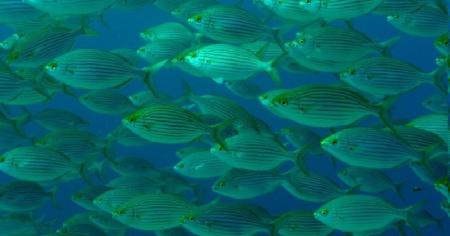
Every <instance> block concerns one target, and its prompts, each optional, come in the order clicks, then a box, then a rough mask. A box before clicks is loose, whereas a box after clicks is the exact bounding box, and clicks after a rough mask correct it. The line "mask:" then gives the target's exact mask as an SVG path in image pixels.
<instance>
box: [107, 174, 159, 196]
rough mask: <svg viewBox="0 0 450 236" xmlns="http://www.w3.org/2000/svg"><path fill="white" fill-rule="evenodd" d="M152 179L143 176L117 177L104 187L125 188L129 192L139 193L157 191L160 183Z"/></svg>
mask: <svg viewBox="0 0 450 236" xmlns="http://www.w3.org/2000/svg"><path fill="white" fill-rule="evenodd" d="M153 177H154V178H148V177H144V176H119V177H116V178H114V179H112V180H111V181H109V182H108V183H107V184H106V185H105V186H107V187H109V188H116V189H117V188H125V189H129V190H130V189H131V190H139V191H141V192H148V191H151V192H154V191H158V190H159V188H160V187H161V185H162V183H161V182H159V180H158V179H156V177H157V176H153Z"/></svg>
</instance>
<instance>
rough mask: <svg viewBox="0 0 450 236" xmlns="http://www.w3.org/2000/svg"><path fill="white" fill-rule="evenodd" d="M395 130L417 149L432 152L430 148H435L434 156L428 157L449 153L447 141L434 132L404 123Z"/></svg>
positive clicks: (403, 139)
mask: <svg viewBox="0 0 450 236" xmlns="http://www.w3.org/2000/svg"><path fill="white" fill-rule="evenodd" d="M386 130H387V129H386ZM395 131H396V133H397V134H398V135H399V136H400V137H401V138H402V141H404V142H405V143H406V144H408V145H409V146H410V147H411V148H413V149H414V150H416V151H419V152H427V151H428V152H430V149H433V150H432V156H429V157H428V158H431V159H432V158H434V157H438V156H439V154H444V153H447V143H446V142H445V141H444V140H443V139H442V138H440V137H439V136H438V135H437V134H435V133H433V132H430V131H427V130H424V129H421V128H415V127H413V126H404V125H401V126H395ZM430 154H431V153H430Z"/></svg>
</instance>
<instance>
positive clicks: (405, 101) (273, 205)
mask: <svg viewBox="0 0 450 236" xmlns="http://www.w3.org/2000/svg"><path fill="white" fill-rule="evenodd" d="M247 2H250V1H247ZM253 10H255V9H253ZM104 21H105V22H107V26H105V25H103V24H101V23H100V22H99V21H95V22H94V23H93V25H94V28H95V29H96V31H98V32H99V35H98V36H93V37H80V38H79V39H78V40H77V43H76V46H75V47H76V48H98V49H105V50H109V49H117V48H131V49H136V48H138V47H140V46H142V45H144V42H143V41H142V40H141V39H140V38H139V32H141V31H142V30H144V29H145V28H147V27H149V26H153V25H156V24H159V23H162V22H167V21H176V19H174V18H173V17H172V16H170V14H167V13H164V12H163V11H161V10H158V9H157V8H155V7H152V6H147V7H144V8H141V9H137V10H133V11H119V10H110V11H108V12H107V13H106V14H105V16H104ZM353 23H354V26H355V27H356V28H357V29H359V30H361V31H362V32H364V33H366V34H367V35H369V36H370V37H372V38H373V39H375V40H377V41H380V40H386V39H388V38H391V37H393V36H396V35H401V36H402V38H401V40H400V42H399V43H398V44H397V46H395V47H394V48H393V51H392V55H393V57H396V58H399V59H403V60H405V61H408V62H411V63H413V64H415V65H417V66H418V67H420V68H421V69H423V70H424V71H432V70H433V69H435V67H436V66H435V61H434V59H435V58H436V56H437V55H438V53H437V51H436V50H435V48H434V47H433V41H432V39H427V38H416V37H411V36H408V35H405V34H402V33H400V32H399V31H398V30H396V29H395V28H393V27H392V26H391V25H389V24H388V23H386V21H385V19H384V17H379V16H364V17H360V18H358V19H356V20H354V21H353ZM0 33H1V36H2V37H3V36H7V35H8V33H10V31H8V30H7V29H2V31H1V32H0ZM142 66H144V64H143V65H142ZM281 78H282V80H283V86H284V87H291V88H292V87H294V86H299V85H302V84H308V83H318V82H320V83H331V82H336V81H337V79H336V78H335V77H334V76H333V75H331V74H325V73H323V74H312V75H294V74H289V73H286V72H284V71H281ZM180 79H184V80H186V81H188V82H189V83H190V84H191V86H192V87H193V89H194V91H195V93H196V94H215V95H223V96H227V97H230V98H232V99H233V100H235V101H238V102H239V103H240V104H241V105H243V106H244V107H245V108H247V109H248V110H249V112H251V113H252V114H253V115H255V116H256V117H258V118H260V119H262V120H264V121H265V122H266V123H267V124H269V125H270V126H271V127H272V129H273V130H278V129H280V128H283V127H286V126H292V125H294V123H293V122H291V121H288V120H284V119H281V118H278V117H277V116H275V115H273V114H272V113H270V112H268V111H267V110H265V109H264V108H263V107H262V106H261V105H260V104H259V102H258V101H256V100H253V101H251V100H244V99H241V98H239V97H237V96H234V95H232V94H231V93H230V92H228V91H227V90H225V89H224V87H222V86H220V85H217V84H215V83H214V82H212V81H211V80H209V79H203V78H195V77H192V76H189V75H188V74H186V73H183V72H181V71H179V70H177V69H170V70H169V69H166V70H163V71H161V72H159V73H158V74H157V75H156V77H155V83H156V86H157V87H158V89H160V90H161V91H164V92H166V93H169V94H172V95H174V96H180V95H181V93H182V88H181V84H180V83H179V81H180ZM253 80H254V82H257V83H258V84H261V85H262V86H263V87H268V88H270V87H271V86H272V82H271V81H270V78H268V77H267V76H266V75H260V76H257V77H256V78H254V79H253ZM143 88H145V87H144V85H143V84H142V83H141V82H140V81H133V82H132V83H131V84H129V85H128V86H127V87H126V88H124V89H123V91H124V93H126V94H131V92H135V91H139V90H142V89H143ZM435 92H437V90H436V89H435V88H434V87H433V86H432V85H422V86H420V87H418V88H417V89H415V90H413V91H411V92H409V93H408V94H406V95H404V96H402V97H401V98H400V99H399V101H398V102H397V103H396V104H395V105H394V106H393V108H392V116H393V118H394V119H398V120H410V119H412V118H414V117H417V116H419V115H422V114H426V113H429V111H427V110H426V109H424V108H423V107H422V106H421V102H422V101H423V99H425V98H427V97H429V96H430V95H431V94H433V93H435ZM50 107H58V108H66V109H69V110H71V111H72V112H75V113H77V114H79V115H80V116H82V117H83V118H85V119H86V120H89V121H90V123H91V126H90V128H91V130H92V131H93V132H95V133H97V134H99V135H101V136H104V135H106V134H107V133H108V132H109V131H111V130H112V129H113V128H115V127H116V126H117V125H119V124H120V117H112V116H106V115H100V114H96V113H93V112H91V111H90V110H87V109H86V108H85V107H83V106H82V105H80V104H79V103H78V102H77V100H76V99H74V98H72V97H68V96H66V95H62V94H59V95H57V96H56V97H55V99H53V100H52V101H51V102H49V103H46V104H39V105H33V106H30V107H29V109H30V110H31V111H39V110H41V109H43V108H50ZM27 129H28V130H29V131H30V132H34V133H37V134H43V133H45V132H44V131H43V130H41V129H39V128H38V127H35V126H34V125H29V126H28V127H27ZM182 146H183V145H161V144H149V145H148V146H146V147H143V148H133V149H131V148H123V147H120V146H117V148H116V151H117V153H118V154H119V155H135V156H137V157H143V158H146V159H147V160H149V161H151V162H152V163H155V164H156V165H157V166H159V167H171V166H173V164H175V163H176V162H177V157H176V156H175V150H177V149H178V148H180V147H182ZM308 165H309V166H310V167H311V169H313V170H315V171H318V172H320V173H322V174H324V175H327V176H329V177H331V178H333V179H334V180H335V181H336V182H338V183H340V184H341V186H345V185H343V184H342V183H341V182H339V180H338V179H337V177H336V176H335V172H336V169H335V168H334V167H333V166H332V164H331V162H330V160H329V158H327V157H315V158H309V159H308ZM342 166H343V165H342V163H338V167H337V168H339V167H342ZM387 172H388V173H389V174H390V176H392V177H393V178H394V179H395V180H396V181H397V182H400V181H404V180H407V182H408V186H409V187H407V188H405V189H404V194H405V195H406V196H407V201H406V202H402V201H401V200H400V199H399V198H398V197H397V196H395V194H394V193H392V192H387V193H383V194H381V195H382V196H383V198H384V199H386V200H387V201H389V202H391V203H392V204H393V205H395V206H398V207H406V206H409V205H411V204H414V203H416V202H418V201H420V200H423V199H426V202H427V205H426V208H427V209H428V210H429V211H430V212H431V213H432V214H433V215H434V216H435V217H437V218H440V217H446V214H445V213H444V212H443V211H442V210H441V209H440V208H439V203H440V202H441V201H442V200H443V199H444V198H443V196H442V195H441V194H439V193H437V192H436V191H435V190H434V189H433V186H431V185H428V184H426V183H423V182H421V181H420V180H419V179H418V178H417V177H416V176H415V175H414V174H413V173H412V171H411V170H409V169H408V168H407V167H404V168H400V169H395V170H389V171H387ZM0 176H1V181H2V182H4V181H8V180H10V177H7V176H5V175H3V174H0ZM192 181H193V182H199V183H201V184H203V186H204V189H207V190H208V191H209V189H210V188H209V186H210V185H211V183H212V181H197V180H192ZM83 186H84V183H83V182H82V181H81V180H80V181H74V182H70V183H65V184H63V185H62V186H61V188H60V189H59V191H58V196H57V199H58V202H60V203H62V204H60V205H61V206H62V207H60V208H55V207H54V206H52V205H51V204H50V203H49V204H47V205H46V206H45V207H44V208H43V209H42V210H40V212H39V213H38V214H37V215H42V216H44V217H45V218H46V219H50V220H52V219H55V220H56V222H57V223H56V225H57V226H58V224H60V223H61V222H63V221H64V219H66V218H68V217H70V216H71V215H73V214H76V213H80V212H83V211H84V210H83V209H82V208H80V207H79V206H77V205H76V204H75V203H72V202H71V200H70V195H71V194H72V193H73V192H75V191H77V190H79V189H80V188H82V187H83ZM413 186H420V187H421V188H422V189H423V191H421V192H414V191H412V187H413ZM207 195H208V197H209V199H212V198H213V197H214V196H213V194H212V193H211V192H210V191H209V193H207ZM224 201H231V200H226V199H224ZM246 202H252V203H257V204H260V205H262V206H264V207H265V208H266V209H267V210H269V211H270V212H271V213H272V214H273V215H277V214H280V213H283V212H286V211H291V210H297V209H311V210H313V209H316V208H317V207H318V205H317V204H312V203H308V202H304V201H300V200H297V199H296V198H294V197H292V196H291V195H289V194H288V193H287V192H286V191H285V190H283V189H281V188H279V189H277V190H276V191H274V192H273V193H271V194H268V195H265V196H262V197H258V198H256V199H253V200H249V201H246ZM449 223H450V221H449V220H448V219H447V221H446V232H447V235H449V234H448V233H449V232H450V231H449V230H450V225H449ZM408 233H409V234H411V235H413V234H412V232H410V231H408ZM423 233H424V235H426V236H438V235H445V234H444V233H443V232H441V231H439V230H438V229H437V227H436V226H429V227H428V228H426V229H424V231H423ZM0 235H1V232H0ZM128 235H136V236H137V235H149V232H142V231H134V230H130V231H129V233H128ZM335 235H340V234H339V233H335ZM385 235H397V232H396V231H392V230H391V231H388V232H386V234H385Z"/></svg>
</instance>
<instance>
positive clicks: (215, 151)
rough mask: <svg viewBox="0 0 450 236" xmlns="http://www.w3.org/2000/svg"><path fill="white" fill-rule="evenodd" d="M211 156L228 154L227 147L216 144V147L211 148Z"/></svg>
mask: <svg viewBox="0 0 450 236" xmlns="http://www.w3.org/2000/svg"><path fill="white" fill-rule="evenodd" d="M209 151H210V153H211V154H215V155H217V154H223V153H225V152H226V149H225V146H224V145H223V144H220V143H216V144H215V145H214V146H212V147H211V149H210V150H209Z"/></svg>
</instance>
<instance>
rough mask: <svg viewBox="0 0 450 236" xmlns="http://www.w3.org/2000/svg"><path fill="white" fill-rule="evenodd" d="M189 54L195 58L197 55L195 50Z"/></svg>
mask: <svg viewBox="0 0 450 236" xmlns="http://www.w3.org/2000/svg"><path fill="white" fill-rule="evenodd" d="M189 56H190V57H191V58H196V57H197V52H191V53H190V54H189Z"/></svg>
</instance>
